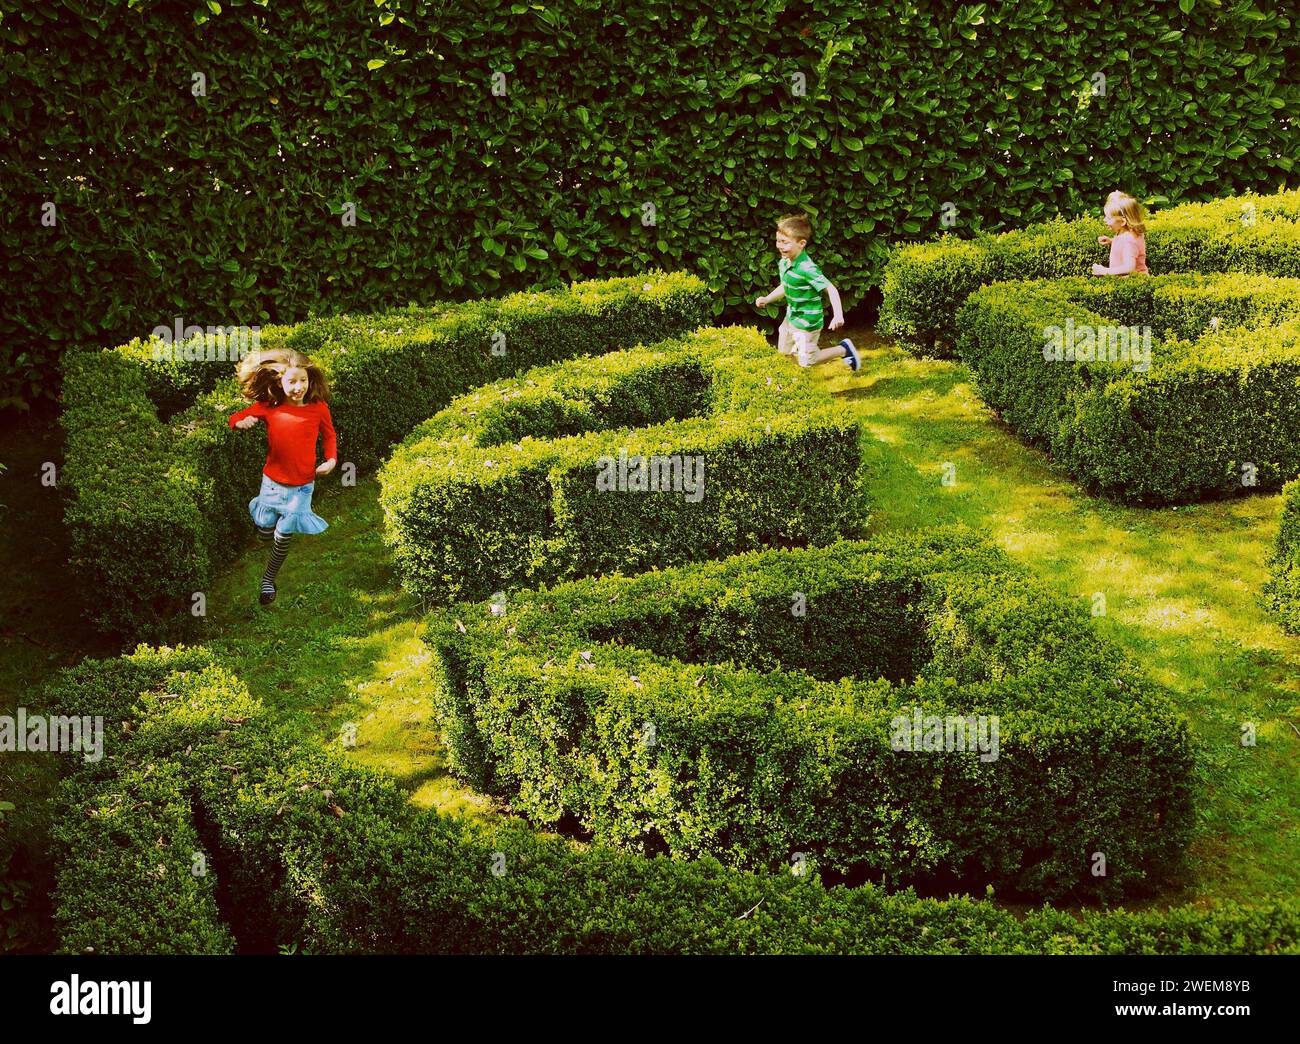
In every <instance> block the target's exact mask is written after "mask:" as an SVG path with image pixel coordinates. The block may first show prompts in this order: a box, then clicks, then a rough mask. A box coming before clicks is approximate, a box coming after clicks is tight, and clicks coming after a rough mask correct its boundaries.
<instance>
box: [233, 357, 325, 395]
mask: <svg viewBox="0 0 1300 1044" xmlns="http://www.w3.org/2000/svg"><path fill="white" fill-rule="evenodd" d="M291 369H299V370H306V371H307V394H306V395H304V396H303V400H302V401H303V402H304V403H309V402H329V401H330V386H329V381H327V380H326V379H325V374H324V372H323V371H322V370H321V368H320V366H319V365H317V364H316V363H314V362H312V360H311V359H310V358H309V357H308V356H306V355H303V354H302V352H296V351H294V350H293V349H292V348H270V349H268V350H267V351H264V352H250V353H249V354H248V355H245V356H244V357H243V358H242V359H240V360H239V370H238V372H237V374H236V379H237V380H238V381H239V390H240V392H242V393H243V396H244V398H245V399H255V400H257V401H258V402H269V403H270V404H271V405H272V406H279V405H280V404H281V403H282V402H284V400H285V394H284V387H283V385H281V383H280V378H281V377H283V376H284V373H285V371H286V370H291Z"/></svg>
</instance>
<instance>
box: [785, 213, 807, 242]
mask: <svg viewBox="0 0 1300 1044" xmlns="http://www.w3.org/2000/svg"><path fill="white" fill-rule="evenodd" d="M776 227H777V229H778V231H781V232H784V233H785V234H786V235H787V236H789V237H790V238H791V239H807V240H811V239H812V232H813V228H812V222H811V221H809V220H808V215H807V214H787V215H786V216H785V217H783V218H782V219H781V220H780V221H778V222H777V223H776Z"/></svg>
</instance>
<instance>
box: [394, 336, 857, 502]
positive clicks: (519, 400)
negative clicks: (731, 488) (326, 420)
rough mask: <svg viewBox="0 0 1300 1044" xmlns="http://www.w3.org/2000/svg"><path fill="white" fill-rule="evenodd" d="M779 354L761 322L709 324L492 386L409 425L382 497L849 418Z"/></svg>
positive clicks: (400, 497)
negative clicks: (552, 464)
mask: <svg viewBox="0 0 1300 1044" xmlns="http://www.w3.org/2000/svg"><path fill="white" fill-rule="evenodd" d="M774 355H775V353H773V351H772V349H771V347H770V346H769V345H768V344H767V342H766V340H764V338H763V336H762V335H761V334H760V333H758V331H757V330H753V329H748V328H742V327H727V328H722V329H719V328H703V329H700V330H697V331H695V333H693V334H691V335H689V336H687V337H683V338H678V339H675V340H672V341H667V342H661V343H659V344H657V345H654V346H652V347H649V348H646V347H637V348H634V349H630V350H627V351H622V352H613V353H611V354H609V355H604V356H600V357H597V358H586V359H577V360H573V361H571V362H568V363H563V364H558V365H553V366H543V367H538V368H536V369H534V370H530V371H528V372H526V373H523V374H521V375H519V376H518V377H513V378H508V379H506V380H502V381H497V382H495V383H493V384H490V385H486V386H484V387H481V388H478V389H476V390H475V391H473V392H470V393H468V394H466V395H463V396H461V397H460V398H458V399H456V400H454V401H453V402H452V403H451V404H449V405H448V406H447V407H446V408H445V409H443V410H442V411H440V412H439V413H438V414H436V415H435V416H434V417H432V418H430V419H429V420H428V421H426V422H425V423H423V424H421V425H419V426H418V427H417V428H415V430H414V431H412V432H411V434H410V435H409V436H408V437H407V438H406V439H405V440H404V441H403V442H402V444H401V445H400V446H399V447H398V448H397V450H395V451H394V453H393V455H392V457H391V458H390V459H389V461H388V463H387V464H385V465H384V467H383V468H382V469H381V472H380V479H381V482H382V483H383V487H384V491H383V494H382V499H383V501H384V503H385V504H386V505H392V504H395V503H397V502H400V501H402V500H403V499H405V498H406V497H408V496H409V495H410V494H411V492H412V491H413V489H415V488H416V487H418V486H420V485H423V484H425V483H428V482H430V481H440V480H447V479H451V478H453V477H454V478H455V479H456V480H457V481H460V482H484V483H488V482H496V481H500V480H502V479H503V478H505V477H507V476H509V475H510V474H512V473H514V472H517V471H518V470H519V469H521V468H524V467H529V466H533V465H535V464H537V463H538V462H539V461H543V460H546V459H548V458H554V459H555V460H556V461H557V462H559V461H575V460H581V459H585V458H586V457H592V456H595V455H598V454H599V453H603V452H606V451H607V450H608V447H609V446H610V445H621V446H625V447H627V449H628V453H629V454H633V453H637V452H645V453H653V452H655V451H656V450H661V449H668V448H670V447H671V446H672V445H674V444H680V443H681V442H682V441H683V440H686V439H690V438H695V437H704V438H707V439H715V438H717V437H720V436H724V435H728V434H732V433H735V432H745V431H748V432H753V433H756V434H760V433H761V434H766V433H771V432H773V431H780V430H783V429H790V430H795V429H797V428H799V427H800V426H802V425H804V424H806V423H807V420H808V418H809V417H810V416H811V415H813V414H814V413H816V414H827V413H833V414H837V415H838V414H844V415H847V411H846V410H845V408H844V407H843V406H840V405H838V404H836V403H834V401H833V400H831V399H830V398H829V397H828V396H827V395H826V394H825V393H824V392H823V391H821V389H820V388H819V387H818V386H817V384H816V383H815V382H814V381H812V380H810V379H809V377H808V375H807V374H805V373H801V372H798V371H796V370H794V369H793V368H792V367H786V368H784V372H783V370H782V368H780V367H778V366H777V365H775V361H774ZM669 382H671V385H672V389H671V392H672V393H670V391H669V389H668V384H669ZM681 389H686V392H685V393H684V394H683V393H682V391H681ZM683 403H685V405H686V409H683V408H682V407H683ZM674 414H678V415H677V416H674Z"/></svg>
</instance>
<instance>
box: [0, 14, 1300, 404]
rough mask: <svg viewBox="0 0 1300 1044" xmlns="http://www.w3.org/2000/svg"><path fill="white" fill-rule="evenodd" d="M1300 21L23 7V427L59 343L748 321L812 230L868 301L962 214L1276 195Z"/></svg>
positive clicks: (970, 220)
mask: <svg viewBox="0 0 1300 1044" xmlns="http://www.w3.org/2000/svg"><path fill="white" fill-rule="evenodd" d="M1294 11H1295V9H1294V6H1293V5H1292V4H1291V3H1288V2H1283V0H1276V2H1274V0H1241V2H1236V0H1234V2H1225V3H1219V2H1217V0H1179V2H1178V3H1172V2H1166V0H1131V2H1129V3H1125V4H1123V5H1111V4H1105V5H1096V4H1094V3H1093V2H1092V0H1071V2H1068V3H1057V4H1049V3H1046V2H1043V0H1007V2H1005V3H998V4H988V5H986V4H974V5H971V4H964V5H959V4H956V3H952V2H940V0H919V2H918V0H882V2H880V3H875V4H870V5H863V4H855V3H850V2H848V0H808V2H804V3H800V4H797V5H796V4H787V3H786V2H784V0H768V2H758V3H755V2H754V0H710V2H708V3H698V2H690V0H687V2H684V3H675V4H673V5H672V7H671V10H670V9H669V8H668V6H667V5H663V4H659V3H650V4H644V5H622V4H608V3H605V2H604V0H561V2H558V3H551V2H547V3H545V4H542V3H526V2H517V3H512V2H510V0H478V2H476V3H473V4H465V5H461V4H447V3H440V2H438V3H435V2H432V0H329V2H325V0H304V2H302V3H293V4H290V3H276V4H272V3H270V2H269V0H223V2H220V3H218V2H217V0H48V2H44V3H40V4H34V3H30V2H25V0H24V2H19V0H0V13H2V14H3V18H2V19H0V157H2V162H0V168H2V169H3V171H4V173H3V177H2V179H0V235H3V242H4V244H5V250H4V254H3V258H2V259H0V273H2V276H0V294H3V299H4V302H5V307H4V309H3V312H2V314H0V406H4V405H17V406H24V405H26V404H28V403H30V401H31V400H32V399H33V398H35V397H38V396H47V395H52V394H55V393H56V390H57V379H56V376H55V375H56V373H57V370H56V368H55V367H54V366H53V365H52V360H53V358H54V357H55V356H56V355H58V354H59V353H60V352H61V351H62V350H63V349H64V347H65V346H67V345H69V344H72V343H91V344H99V345H103V344H117V343H121V342H123V341H125V340H127V339H129V338H130V337H132V336H137V335H141V334H146V333H147V332H148V331H149V330H151V329H152V328H153V327H155V326H157V325H159V324H164V323H170V322H171V321H172V320H173V318H174V317H175V316H176V315H180V316H182V317H183V318H184V319H185V321H186V322H187V323H196V324H198V325H216V324H218V323H220V324H222V325H239V324H248V325H252V324H255V323H259V322H266V321H272V320H273V321H276V322H294V321H299V320H302V319H304V318H307V317H308V316H309V315H310V314H313V313H316V314H328V313H335V312H342V311H374V310H377V309H381V308H383V307H386V306H389V305H392V304H395V303H396V304H401V303H406V302H407V301H419V302H422V303H429V302H431V301H433V300H435V299H436V300H466V299H470V298H474V297H482V296H489V295H496V294H501V293H504V292H507V291H510V290H516V289H522V288H526V287H529V286H541V287H547V286H554V285H556V284H557V283H559V282H560V281H564V280H571V279H578V278H591V277H604V276H611V275H621V274H627V273H630V272H633V271H638V270H641V269H644V268H647V267H652V266H657V267H664V268H669V269H680V268H686V269H692V270H694V271H696V272H698V273H699V274H700V275H701V276H702V277H703V278H704V279H705V280H706V281H707V282H708V283H709V285H710V287H711V288H712V289H713V290H714V291H715V292H716V294H717V298H716V301H715V309H716V310H717V312H718V313H722V312H724V311H731V312H732V314H733V315H734V316H739V315H741V314H745V315H752V314H753V313H752V305H750V304H749V302H752V300H753V298H754V296H755V294H756V292H757V291H758V290H760V289H766V288H770V287H771V285H773V284H774V282H775V254H774V251H773V249H772V243H771V235H772V224H773V220H774V219H775V218H776V217H777V216H779V215H780V214H781V213H782V212H784V211H787V210H789V209H792V208H807V209H808V210H809V211H810V212H811V213H813V214H814V216H815V218H816V219H817V225H818V232H817V236H816V238H815V241H814V256H815V257H816V258H817V260H818V261H819V263H820V264H821V265H822V267H823V268H824V269H825V270H826V272H827V273H828V275H829V276H830V277H831V279H832V280H833V281H834V282H835V283H836V284H837V285H838V286H839V287H840V288H841V289H842V290H843V291H844V293H845V297H846V299H847V302H848V303H849V304H850V305H851V304H852V303H853V302H855V301H856V300H858V299H860V298H861V296H862V295H863V294H864V293H865V292H866V291H867V289H868V288H869V287H870V286H871V285H873V283H874V282H875V281H876V280H877V277H878V274H879V271H880V268H881V265H882V263H883V261H884V258H885V253H886V244H887V243H888V242H890V241H891V240H899V239H926V238H929V237H930V236H931V235H933V234H934V233H936V232H937V231H939V229H940V219H941V216H942V214H943V212H944V208H943V204H944V203H952V204H954V205H955V206H956V208H957V210H956V211H955V212H954V218H955V221H956V224H955V226H953V230H954V231H956V232H958V233H960V234H968V233H971V232H974V231H977V230H981V229H983V230H996V229H1001V228H1006V227H1012V226H1018V225H1024V224H1027V223H1029V222H1031V221H1036V220H1040V219H1042V218H1045V217H1047V216H1050V215H1052V214H1054V213H1058V212H1062V213H1077V212H1079V211H1081V210H1083V209H1085V208H1087V209H1096V208H1097V207H1099V206H1100V203H1101V200H1102V199H1103V197H1104V196H1105V195H1106V193H1108V192H1109V191H1110V190H1111V189H1113V188H1115V187H1118V186H1123V187H1125V188H1127V189H1129V190H1131V191H1133V192H1134V193H1135V194H1137V195H1139V196H1140V197H1143V198H1147V199H1150V198H1153V197H1165V198H1167V199H1169V200H1171V201H1177V200H1184V199H1207V198H1212V197H1215V196H1220V195H1226V194H1229V193H1233V192H1240V191H1244V190H1247V189H1253V190H1261V191H1262V190H1272V189H1275V188H1276V187H1277V185H1278V184H1279V182H1281V181H1284V180H1285V179H1286V178H1287V177H1288V175H1289V174H1290V173H1291V171H1292V169H1293V165H1294V162H1295V159H1296V146H1295V138H1296V128H1295V126H1294V122H1295V113H1296V111H1297V108H1298V107H1300V40H1298V34H1297V32H1296V28H1295V23H1296V16H1295V13H1294ZM196 73H202V74H204V76H205V77H206V94H205V95H204V96H201V97H196V96H195V95H194V93H193V89H194V74H196ZM494 73H501V74H504V77H505V80H504V83H505V94H504V95H502V96H496V95H494V94H493V75H494ZM1098 73H1100V74H1103V75H1104V76H1105V94H1104V95H1101V94H1098V95H1094V94H1093V93H1092V91H1093V89H1094V82H1096V83H1097V85H1098V86H1100V81H1094V77H1095V75H1096V74H1098ZM798 75H802V76H803V77H804V78H805V81H806V89H805V91H804V92H803V93H797V92H796V79H797V76H798ZM46 202H53V203H54V204H55V206H56V216H57V225H55V226H53V227H46V226H44V225H42V213H43V210H42V206H43V204H45V203H46ZM347 202H353V203H355V204H357V210H356V225H355V227H344V226H343V224H342V220H341V216H342V214H343V208H344V204H345V203H347ZM647 204H653V205H654V207H655V223H654V224H653V225H649V224H645V223H644V220H645V211H644V209H643V208H644V206H645V205H647Z"/></svg>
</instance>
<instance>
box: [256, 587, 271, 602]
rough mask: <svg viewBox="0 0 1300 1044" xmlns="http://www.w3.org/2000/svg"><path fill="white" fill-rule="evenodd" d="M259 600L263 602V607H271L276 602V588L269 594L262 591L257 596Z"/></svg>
mask: <svg viewBox="0 0 1300 1044" xmlns="http://www.w3.org/2000/svg"><path fill="white" fill-rule="evenodd" d="M257 600H258V601H259V602H261V603H262V604H263V605H270V604H271V603H272V602H274V601H275V588H274V587H272V588H271V591H270V593H269V594H268V593H267V592H266V591H262V592H261V593H260V594H259V595H258V596H257Z"/></svg>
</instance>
